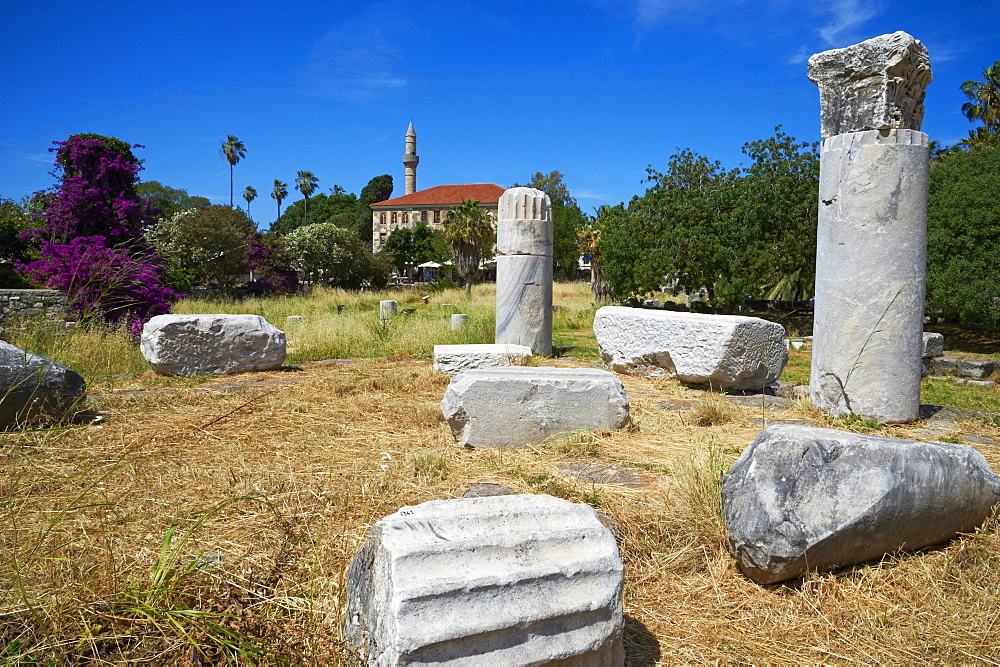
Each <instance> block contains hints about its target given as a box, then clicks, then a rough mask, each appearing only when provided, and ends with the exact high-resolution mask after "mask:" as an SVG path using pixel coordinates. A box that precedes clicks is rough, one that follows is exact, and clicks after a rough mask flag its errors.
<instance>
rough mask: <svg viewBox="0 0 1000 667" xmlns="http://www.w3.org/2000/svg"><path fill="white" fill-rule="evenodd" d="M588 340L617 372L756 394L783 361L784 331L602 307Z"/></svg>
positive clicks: (736, 320) (745, 322)
mask: <svg viewBox="0 0 1000 667" xmlns="http://www.w3.org/2000/svg"><path fill="white" fill-rule="evenodd" d="M594 335H595V336H596V337H597V344H598V346H599V347H600V350H601V356H602V357H603V358H604V362H605V363H606V364H608V365H609V366H611V368H613V369H614V370H615V371H617V372H619V373H629V374H634V375H648V376H657V375H676V376H677V378H678V379H679V380H682V381H684V382H692V383H695V384H709V385H711V386H713V387H718V388H731V389H738V390H749V389H755V390H758V391H760V390H761V388H762V387H765V386H767V385H768V384H770V383H771V382H774V381H775V380H776V379H777V378H778V376H779V375H781V370H782V369H783V368H784V367H785V363H786V362H787V361H788V351H787V350H786V349H785V341H784V336H785V329H784V328H783V327H782V326H781V325H780V324H775V323H773V322H767V321H765V320H762V319H759V318H757V317H744V316H741V315H707V314H701V313H678V312H673V311H667V310H664V311H658V310H645V309H641V308H626V307H623V306H604V307H603V308H600V309H599V310H598V311H597V314H596V315H595V317H594Z"/></svg>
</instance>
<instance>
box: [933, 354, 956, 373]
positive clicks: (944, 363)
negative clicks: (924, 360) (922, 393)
mask: <svg viewBox="0 0 1000 667" xmlns="http://www.w3.org/2000/svg"><path fill="white" fill-rule="evenodd" d="M934 372H935V373H937V374H938V375H956V374H957V373H958V359H957V358H956V357H937V358H936V359H934Z"/></svg>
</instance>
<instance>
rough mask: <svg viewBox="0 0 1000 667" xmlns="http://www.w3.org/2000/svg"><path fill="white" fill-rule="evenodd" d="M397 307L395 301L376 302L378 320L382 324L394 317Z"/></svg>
mask: <svg viewBox="0 0 1000 667" xmlns="http://www.w3.org/2000/svg"><path fill="white" fill-rule="evenodd" d="M397 306H398V304H397V303H396V302H395V301H393V300H391V299H389V300H386V301H379V302H378V318H379V319H380V320H382V321H383V322H384V321H386V320H389V319H392V318H393V317H395V316H396V309H397Z"/></svg>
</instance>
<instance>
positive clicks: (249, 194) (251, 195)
mask: <svg viewBox="0 0 1000 667" xmlns="http://www.w3.org/2000/svg"><path fill="white" fill-rule="evenodd" d="M243 198H244V199H246V200H247V217H250V202H252V201H253V200H254V199H256V198H257V191H256V190H254V189H253V186H250V185H248V186H247V189H246V190H244V191H243Z"/></svg>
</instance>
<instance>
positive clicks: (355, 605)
mask: <svg viewBox="0 0 1000 667" xmlns="http://www.w3.org/2000/svg"><path fill="white" fill-rule="evenodd" d="M623 581H624V571H623V567H622V561H621V557H620V555H619V553H618V547H617V545H616V544H615V539H614V537H613V536H612V534H611V532H610V531H609V530H608V529H607V528H605V527H604V526H603V525H602V524H601V522H600V520H599V519H598V518H597V515H596V513H595V512H594V510H593V509H592V508H591V507H588V506H587V505H578V504H574V503H570V502H568V501H565V500H562V499H559V498H554V497H552V496H547V495H505V496H492V497H486V498H461V499H454V500H434V501H430V502H426V503H423V504H421V505H416V506H413V507H404V508H402V509H400V510H399V511H398V512H396V513H395V514H392V515H390V516H387V517H385V518H384V519H382V520H381V521H379V522H378V523H376V524H375V525H374V526H372V528H371V530H370V533H369V537H368V540H367V541H366V542H365V543H364V545H363V546H362V547H361V548H360V549H359V550H358V553H357V555H356V556H355V557H354V560H353V561H352V562H351V566H350V569H349V571H348V583H347V608H346V613H345V618H344V636H345V638H347V640H348V641H349V642H350V643H351V644H352V645H353V646H355V647H357V648H361V649H362V650H363V652H364V654H365V655H364V657H365V659H366V661H367V664H369V665H431V664H434V665H440V664H448V665H468V666H479V665H542V664H553V663H557V662H558V664H565V665H594V666H595V667H597V666H604V665H608V666H616V665H622V664H623V663H624V652H623V649H622V630H623V617H622V603H621V593H622V585H623Z"/></svg>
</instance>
